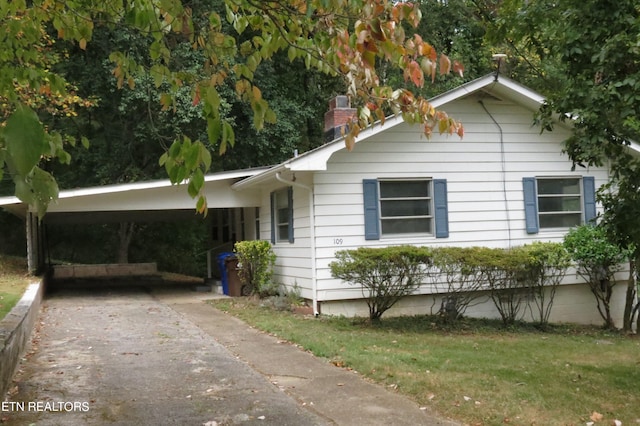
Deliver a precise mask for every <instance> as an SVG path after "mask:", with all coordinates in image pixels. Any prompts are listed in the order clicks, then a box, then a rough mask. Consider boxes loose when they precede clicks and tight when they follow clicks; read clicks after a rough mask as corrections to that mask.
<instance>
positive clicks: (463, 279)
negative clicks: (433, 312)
mask: <svg viewBox="0 0 640 426" xmlns="http://www.w3.org/2000/svg"><path fill="white" fill-rule="evenodd" d="M492 253H493V249H490V248H487V247H436V248H434V249H433V252H432V255H433V266H434V268H435V269H436V273H435V274H434V275H433V287H434V288H435V290H436V293H439V294H443V295H444V296H443V298H442V302H441V305H440V310H439V311H438V314H439V315H440V316H441V317H442V318H443V319H444V320H445V321H456V320H458V319H460V318H462V317H463V316H464V313H465V311H466V310H467V308H469V307H470V306H473V305H475V304H477V303H479V301H480V298H481V297H484V295H483V293H481V292H480V291H481V290H485V289H487V286H488V283H487V280H486V276H485V272H486V265H485V264H486V261H487V258H490V257H491V254H492ZM485 300H486V299H485Z"/></svg>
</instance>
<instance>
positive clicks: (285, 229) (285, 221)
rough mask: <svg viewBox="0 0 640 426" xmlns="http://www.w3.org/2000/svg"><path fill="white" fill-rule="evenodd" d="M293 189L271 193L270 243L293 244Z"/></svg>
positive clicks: (288, 188)
mask: <svg viewBox="0 0 640 426" xmlns="http://www.w3.org/2000/svg"><path fill="white" fill-rule="evenodd" d="M293 241H294V239H293V188H292V187H287V188H285V189H281V190H279V191H275V192H272V193H271V243H272V244H275V243H281V242H289V243H293Z"/></svg>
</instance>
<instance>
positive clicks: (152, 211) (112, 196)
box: [0, 167, 268, 223]
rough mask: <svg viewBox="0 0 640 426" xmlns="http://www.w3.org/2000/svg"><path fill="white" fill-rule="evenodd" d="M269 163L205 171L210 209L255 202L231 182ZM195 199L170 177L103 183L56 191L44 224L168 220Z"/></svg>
mask: <svg viewBox="0 0 640 426" xmlns="http://www.w3.org/2000/svg"><path fill="white" fill-rule="evenodd" d="M267 169H268V167H260V168H251V169H244V170H233V171H227V172H218V173H212V174H208V175H206V176H205V189H204V193H205V195H206V197H207V204H208V206H209V208H233V207H257V206H258V205H259V201H260V200H259V196H258V194H257V193H256V192H253V191H235V190H233V189H231V185H232V184H233V183H236V182H238V181H240V180H242V179H245V178H247V177H251V176H254V175H256V174H259V173H262V172H264V171H265V170H267ZM0 208H3V209H5V210H7V211H9V212H11V213H13V214H15V215H17V216H20V217H25V216H26V214H27V211H28V209H29V207H28V205H27V204H26V203H23V202H22V201H20V200H19V199H18V198H16V197H13V196H9V197H0ZM195 215H196V214H195V200H194V199H192V198H191V197H190V196H189V194H188V193H187V188H186V185H172V184H171V182H170V181H169V180H168V179H163V180H154V181H146V182H135V183H125V184H117V185H104V186H96V187H90V188H81V189H69V190H63V191H60V194H59V196H58V199H57V200H56V201H53V202H52V203H51V204H50V205H49V208H48V210H47V214H46V215H45V222H47V223H66V222H73V223H80V222H84V223H106V222H121V221H154V220H171V219H178V218H181V217H194V216H195Z"/></svg>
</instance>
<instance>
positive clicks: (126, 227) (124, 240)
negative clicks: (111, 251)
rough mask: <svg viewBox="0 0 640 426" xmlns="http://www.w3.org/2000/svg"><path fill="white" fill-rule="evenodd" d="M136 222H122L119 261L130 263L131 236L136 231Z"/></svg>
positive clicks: (119, 237) (119, 234) (119, 238)
mask: <svg viewBox="0 0 640 426" xmlns="http://www.w3.org/2000/svg"><path fill="white" fill-rule="evenodd" d="M135 225H136V224H135V223H133V222H121V223H120V228H119V229H118V240H119V242H118V253H117V260H116V261H117V262H118V263H129V245H131V238H132V237H133V233H134V231H135Z"/></svg>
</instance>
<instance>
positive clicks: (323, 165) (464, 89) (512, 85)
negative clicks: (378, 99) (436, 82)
mask: <svg viewBox="0 0 640 426" xmlns="http://www.w3.org/2000/svg"><path fill="white" fill-rule="evenodd" d="M479 91H483V92H485V93H487V94H489V95H492V96H495V97H497V98H500V99H504V100H508V101H512V102H514V103H517V104H520V105H522V106H523V107H525V108H527V109H529V110H531V112H532V113H533V112H535V111H537V110H538V109H539V108H540V106H542V104H543V103H544V97H543V96H542V95H540V94H538V93H536V92H534V91H533V90H531V89H529V88H527V87H525V86H523V85H521V84H519V83H516V82H515V81H513V80H511V79H509V78H507V77H503V76H500V77H499V78H496V75H495V74H489V75H486V76H484V77H481V78H478V79H476V80H473V81H470V82H468V83H465V84H463V85H461V86H459V87H457V88H455V89H453V90H450V91H448V92H445V93H443V94H441V95H438V96H436V97H434V98H431V99H430V100H429V102H430V103H431V104H432V105H433V106H434V107H435V108H440V107H442V106H443V105H446V104H448V103H450V102H453V101H455V100H458V99H461V98H463V97H465V96H468V95H471V94H473V93H476V92H479ZM402 123H404V120H403V118H402V116H401V115H397V116H392V117H390V118H388V119H387V120H386V121H385V123H384V124H374V125H373V126H370V127H368V128H366V129H365V130H363V131H361V132H360V135H359V136H358V137H357V138H356V143H358V142H361V141H364V140H366V139H368V138H370V137H372V136H374V135H376V134H378V133H380V132H383V131H386V130H388V129H390V128H393V127H395V126H397V125H399V124H402ZM342 149H345V143H344V138H343V137H342V138H338V139H335V140H333V141H332V142H329V143H326V144H324V145H322V146H320V147H318V148H315V149H313V150H310V151H307V152H305V153H303V154H300V155H298V156H297V157H294V158H291V159H289V160H286V161H284V162H282V163H280V164H278V165H276V166H274V167H272V168H270V169H268V170H266V171H264V172H262V173H259V174H256V175H254V176H251V177H248V178H246V179H243V180H241V181H239V182H237V183H235V184H234V185H233V188H234V189H238V190H240V189H245V188H249V187H251V186H254V185H260V184H261V183H265V182H268V181H271V180H272V179H273V178H274V176H275V175H276V174H277V173H280V172H283V171H323V170H326V169H327V162H328V161H329V159H330V158H331V156H332V155H333V154H334V153H336V152H338V151H340V150H342Z"/></svg>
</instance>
